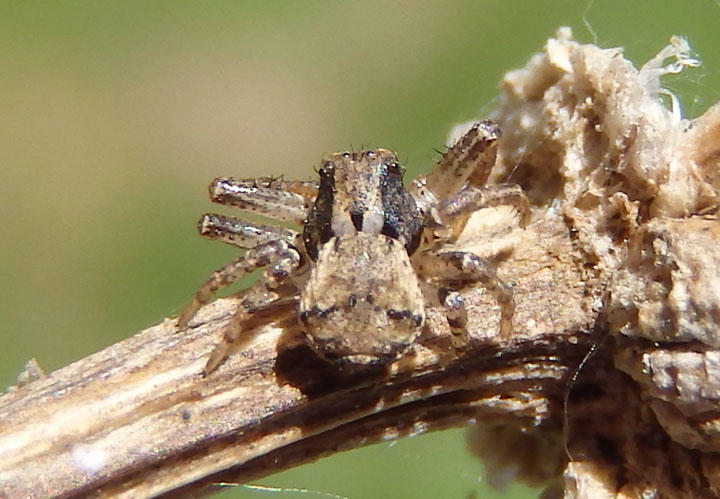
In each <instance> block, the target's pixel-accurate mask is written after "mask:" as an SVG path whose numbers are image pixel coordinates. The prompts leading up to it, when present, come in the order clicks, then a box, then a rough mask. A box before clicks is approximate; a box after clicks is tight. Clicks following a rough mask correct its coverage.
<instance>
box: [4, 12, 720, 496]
mask: <svg viewBox="0 0 720 499" xmlns="http://www.w3.org/2000/svg"><path fill="white" fill-rule="evenodd" d="M719 21H720V7H719V6H718V3H717V2H713V1H709V0H703V1H700V0H696V1H691V2H673V1H652V2H650V1H647V2H628V1H622V2H621V1H615V0H613V1H597V2H576V1H545V2H539V1H538V2H508V1H456V2H403V1H382V2H379V1H378V2H362V3H350V2H310V1H304V2H294V3H291V2H279V1H265V2H253V3H251V2H229V1H220V2H212V3H211V2H202V3H200V2H198V3H187V2H174V1H173V2H169V1H168V2H105V1H101V2H98V1H92V2H90V1H86V2H80V1H68V2H29V1H22V2H21V1H12V2H10V1H0V200H1V201H0V213H2V218H1V220H2V222H1V224H0V238H1V241H2V244H1V245H0V279H1V282H2V295H1V296H0V359H1V362H0V385H1V386H7V385H8V384H10V383H11V382H12V381H13V380H14V378H15V375H16V374H17V372H18V371H19V370H20V369H21V367H22V366H23V364H24V363H25V361H26V360H27V359H29V358H30V357H36V358H37V360H38V361H39V363H40V365H41V366H42V367H43V368H44V369H45V370H46V371H51V370H54V369H56V368H58V367H61V366H63V365H65V364H67V363H69V362H72V361H74V360H76V359H79V358H81V357H84V356H86V355H88V354H90V353H92V352H95V351H97V350H99V349H101V348H103V347H105V346H107V345H109V344H111V343H113V342H116V341H118V340H121V339H122V338H125V337H127V336H128V335H131V334H133V333H134V332H136V331H138V330H140V329H143V328H145V327H147V326H150V325H152V324H154V323H156V322H158V321H160V320H162V318H163V317H165V316H170V315H174V314H175V313H176V312H177V311H178V310H179V308H180V307H181V306H182V305H183V304H185V303H186V302H187V300H188V298H189V297H190V296H191V294H192V293H193V292H194V291H195V289H196V287H197V286H198V285H199V284H200V282H202V281H203V280H204V279H205V277H206V276H207V275H208V274H209V273H210V272H211V271H212V270H214V269H215V268H216V267H218V266H219V265H221V264H223V263H225V262H227V261H229V260H230V259H231V258H233V257H234V256H236V252H235V251H234V250H233V249H232V248H228V247H225V246H224V245H222V244H219V243H213V242H208V241H205V240H202V239H200V238H199V237H198V236H197V235H196V232H195V221H196V220H197V218H198V216H199V215H200V214H201V213H203V212H205V211H209V210H214V209H218V208H215V207H213V206H211V205H210V203H209V201H208V200H207V195H206V185H207V184H208V182H209V180H210V179H211V178H212V177H214V176H217V175H235V176H255V175H269V174H274V175H279V174H285V175H286V177H287V178H310V177H312V175H313V166H315V165H316V164H317V163H318V161H319V159H320V158H321V156H322V155H323V154H324V153H327V152H333V151H336V150H341V149H346V148H349V147H351V146H354V147H361V146H384V147H389V148H393V149H395V150H397V151H398V152H399V154H400V157H401V158H402V160H403V161H404V163H405V164H406V165H407V166H408V172H409V176H414V175H416V174H417V173H419V172H426V171H428V169H429V168H430V167H431V165H432V163H433V159H434V158H435V153H434V152H433V148H437V147H441V146H442V144H444V141H445V136H446V134H447V132H448V131H449V129H450V128H451V126H452V125H453V124H455V123H457V122H459V121H464V120H468V119H471V118H473V117H481V116H483V115H484V114H486V113H487V112H488V111H489V110H490V109H491V108H492V105H493V99H494V98H495V97H496V95H497V90H496V89H497V85H498V82H499V80H500V78H501V76H502V75H503V73H505V72H506V71H507V70H509V69H512V68H517V67H519V66H521V65H523V64H524V63H525V61H526V60H527V59H528V58H529V57H530V55H531V54H533V53H535V52H537V51H538V50H540V49H541V47H542V46H543V44H544V43H545V40H546V39H547V37H549V36H551V35H552V34H553V33H554V32H555V30H556V29H557V28H558V27H559V26H561V25H569V26H571V27H572V28H573V30H574V33H575V36H576V38H578V39H579V40H581V41H586V42H591V41H593V40H596V41H597V43H598V44H599V45H601V46H603V47H612V46H624V47H625V49H626V54H627V56H628V57H629V58H630V59H632V60H633V61H635V62H636V64H637V65H640V64H642V63H643V62H645V61H646V60H647V59H648V58H649V57H651V56H652V55H653V54H655V53H656V52H657V51H658V50H659V49H660V48H661V47H662V46H663V45H665V43H666V42H667V40H668V39H669V37H670V35H672V34H679V35H685V36H687V37H689V39H690V42H691V44H692V46H693V48H694V49H695V50H696V51H697V52H698V54H699V56H700V58H701V59H702V60H703V61H704V65H703V66H702V67H701V68H699V69H695V70H690V71H687V72H686V73H684V74H682V75H680V76H679V77H674V78H671V79H668V80H667V86H668V87H669V88H671V89H672V90H674V91H676V92H678V94H679V95H680V97H681V101H682V103H683V105H684V109H685V113H686V114H687V115H690V116H697V115H699V114H700V113H702V112H703V111H704V110H705V109H706V108H707V107H708V106H710V105H711V104H713V103H714V102H715V101H717V100H718V99H719V97H720V92H719V91H718V89H719V88H720V85H719V84H718V83H719V82H720V60H719V57H720V53H719V52H718V46H720V43H719V42H720V22H719ZM589 27H590V28H589ZM219 209H220V210H221V211H222V210H223V209H222V208H219ZM224 211H226V212H227V210H224ZM482 482H483V476H482V468H481V464H480V463H479V462H478V461H477V460H476V459H475V458H473V457H471V456H470V455H469V454H468V453H467V452H466V451H465V444H464V441H463V431H462V430H453V431H447V432H442V433H437V434H431V435H426V436H422V437H417V438H414V439H407V440H404V441H401V442H399V443H397V444H395V445H392V444H382V445H377V446H374V447H369V448H364V449H359V450H356V451H353V452H349V453H345V454H342V455H338V456H334V457H331V458H327V459H324V460H321V461H319V462H317V463H314V464H311V465H307V466H303V467H299V468H297V469H294V470H290V471H288V472H285V473H281V474H279V475H275V476H271V477H268V478H266V479H265V480H262V481H260V482H259V483H262V484H265V485H267V486H276V487H285V488H288V489H307V490H308V492H305V493H303V492H298V491H292V490H284V491H283V492H282V493H281V495H283V496H290V497H293V496H297V497H308V496H310V497H315V496H317V497H327V494H336V495H340V496H347V497H353V498H358V497H413V498H424V497H467V496H473V495H476V496H478V497H508V496H514V497H525V496H527V495H528V494H530V496H532V495H535V494H536V493H537V492H536V491H532V490H531V489H527V488H524V487H521V486H511V487H509V488H508V489H506V490H504V491H491V490H488V489H486V488H485V485H484V484H483V483H482ZM224 494H225V495H226V496H228V497H230V496H235V497H258V496H260V495H266V493H264V492H261V491H257V490H250V489H247V488H237V489H234V490H229V491H226V492H225V493H224Z"/></svg>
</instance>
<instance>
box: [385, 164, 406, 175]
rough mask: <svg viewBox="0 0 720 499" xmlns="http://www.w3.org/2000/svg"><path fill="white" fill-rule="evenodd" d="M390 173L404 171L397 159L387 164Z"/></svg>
mask: <svg viewBox="0 0 720 499" xmlns="http://www.w3.org/2000/svg"><path fill="white" fill-rule="evenodd" d="M386 166H387V171H388V173H394V174H395V175H401V174H402V172H403V169H402V166H400V164H399V163H398V162H397V161H392V162H390V163H388V164H387V165H386Z"/></svg>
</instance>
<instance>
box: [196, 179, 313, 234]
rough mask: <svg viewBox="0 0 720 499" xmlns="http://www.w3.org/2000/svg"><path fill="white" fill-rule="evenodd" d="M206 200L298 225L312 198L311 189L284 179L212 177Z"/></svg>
mask: <svg viewBox="0 0 720 499" xmlns="http://www.w3.org/2000/svg"><path fill="white" fill-rule="evenodd" d="M284 184H291V185H292V186H294V187H295V188H296V189H297V190H298V191H302V192H304V193H306V195H303V194H300V193H298V192H292V191H291V190H286V189H285V188H284ZM209 191H210V199H211V200H212V201H213V202H214V203H219V204H224V205H227V206H234V207H236V208H240V209H241V210H245V211H251V212H255V213H259V214H261V215H264V216H266V217H269V218H274V219H275V220H281V221H283V222H291V223H295V224H298V225H301V224H302V223H303V222H304V220H305V216H306V215H307V212H308V209H309V208H310V206H311V205H312V202H313V199H312V198H311V197H310V195H311V191H312V189H311V188H310V186H309V184H308V183H300V182H294V183H289V182H285V181H284V180H279V179H278V180H269V181H268V182H267V184H265V182H261V181H258V179H248V180H235V179H232V178H216V179H215V180H213V182H212V183H211V184H210V188H209Z"/></svg>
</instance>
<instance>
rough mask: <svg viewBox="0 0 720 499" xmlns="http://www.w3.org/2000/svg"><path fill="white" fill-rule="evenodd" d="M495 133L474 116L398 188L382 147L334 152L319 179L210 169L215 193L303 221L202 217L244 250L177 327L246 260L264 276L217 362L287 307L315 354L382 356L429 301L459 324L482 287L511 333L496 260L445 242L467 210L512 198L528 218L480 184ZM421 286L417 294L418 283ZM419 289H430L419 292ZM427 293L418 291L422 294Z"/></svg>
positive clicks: (506, 189)
mask: <svg viewBox="0 0 720 499" xmlns="http://www.w3.org/2000/svg"><path fill="white" fill-rule="evenodd" d="M498 137H499V131H498V129H497V127H496V126H495V125H494V124H492V123H490V122H482V123H478V124H476V125H474V126H473V127H472V128H471V129H470V130H469V131H468V132H467V133H466V134H465V135H464V136H463V137H462V138H461V139H460V140H459V141H458V142H457V143H456V144H455V145H454V146H453V147H452V148H450V149H448V150H447V151H446V153H445V154H444V155H443V157H442V159H441V160H440V161H439V162H438V164H437V165H436V167H435V169H434V170H433V171H432V172H431V173H430V174H429V175H428V176H426V177H420V178H418V179H416V180H414V181H413V183H412V185H411V186H410V188H408V189H406V188H405V187H404V185H403V178H402V176H403V169H402V167H401V166H400V165H399V164H398V161H397V158H396V156H395V155H394V154H393V153H392V152H390V151H388V150H385V149H377V150H369V151H362V152H345V153H337V154H333V155H331V156H329V157H327V158H326V159H325V161H323V163H322V165H321V168H320V170H319V175H320V180H319V182H318V181H286V180H282V179H273V178H260V179H248V180H235V179H231V178H218V179H215V180H214V181H213V183H212V184H211V185H210V197H211V199H212V200H213V201H214V202H217V203H221V204H225V205H231V206H235V207H238V208H240V209H243V210H246V211H255V212H258V213H261V214H263V215H265V216H268V217H271V218H274V219H276V220H281V221H285V222H291V223H295V224H297V225H301V226H302V232H299V231H295V230H291V229H284V228H279V227H274V226H268V225H259V224H255V223H251V222H245V221H241V220H238V219H236V218H232V217H226V216H223V215H217V214H207V215H204V216H203V217H202V218H201V219H200V223H199V226H198V229H199V231H200V234H201V235H203V236H205V237H209V238H212V239H220V240H222V241H225V242H227V243H229V244H232V245H235V246H238V247H240V248H245V249H247V251H246V252H245V255H243V256H242V257H240V258H238V259H237V260H235V261H233V262H231V263H229V264H228V265H226V266H224V267H222V268H221V269H219V270H217V271H216V272H214V273H213V275H212V276H211V277H210V279H208V280H207V282H206V283H205V284H204V285H203V286H201V287H200V289H199V290H198V291H197V293H196V294H195V296H194V297H193V300H192V302H191V303H190V304H188V306H187V307H185V309H184V310H183V311H182V313H181V314H180V317H179V319H178V327H179V328H184V327H186V326H187V325H188V323H189V321H190V320H191V319H192V317H193V316H194V315H195V313H196V312H197V310H198V309H199V308H200V307H201V306H202V305H203V304H205V303H208V302H209V301H211V300H212V299H213V296H214V293H215V291H217V290H218V289H220V288H222V287H224V286H227V285H229V284H231V283H232V282H234V281H236V280H237V279H239V278H240V277H242V276H244V275H246V274H247V273H249V272H251V271H252V270H254V269H257V268H260V267H266V270H265V272H264V274H263V277H262V279H261V280H260V281H258V282H257V283H255V284H254V285H252V286H251V287H250V288H248V289H246V290H244V291H243V292H242V294H241V297H242V303H241V306H240V307H239V308H238V311H237V313H236V314H235V316H234V317H233V319H232V321H231V322H230V324H229V325H228V327H227V328H226V330H225V332H224V335H223V341H222V342H221V343H220V344H219V345H218V346H217V347H216V349H215V350H214V351H213V353H212V354H211V356H210V358H209V360H208V362H207V365H206V367H205V372H206V373H207V372H210V371H212V370H213V369H215V368H216V367H217V366H218V365H219V364H220V362H222V360H223V359H224V358H225V357H226V356H227V354H228V351H229V349H230V347H231V345H233V344H234V343H236V342H238V341H239V340H240V339H241V338H242V337H246V336H247V335H248V334H249V331H250V330H252V329H253V328H255V327H257V326H259V325H262V324H264V323H267V322H272V321H277V320H281V319H285V318H287V317H288V315H289V314H294V315H296V316H297V318H298V320H299V324H300V326H301V327H302V330H303V332H304V334H305V337H306V338H307V342H308V344H309V345H310V346H311V347H312V348H313V349H314V350H315V352H317V354H318V355H319V356H320V357H322V358H324V359H326V360H328V361H331V362H337V363H346V364H359V365H368V364H385V363H387V362H390V361H392V360H394V359H396V358H398V357H399V356H400V355H401V354H403V352H405V351H406V350H407V349H408V348H409V347H410V346H411V345H412V344H413V343H414V342H415V341H416V340H417V338H418V336H419V335H420V332H421V329H422V327H423V323H424V321H425V307H426V304H427V303H435V304H437V303H438V302H439V304H440V305H442V306H443V307H445V310H446V312H447V318H448V323H449V324H450V326H451V327H452V328H453V329H454V330H456V331H459V332H462V333H467V330H466V325H467V316H466V312H465V304H464V302H463V296H462V291H463V289H464V288H465V287H466V286H470V285H474V284H477V283H479V284H482V285H483V286H484V287H485V288H486V289H487V290H488V291H490V292H491V293H492V294H493V296H494V297H495V299H496V301H497V302H498V304H499V305H500V327H499V329H500V332H501V334H503V335H508V334H510V331H511V328H512V316H513V311H514V307H515V305H514V300H513V297H512V291H511V289H510V288H509V287H508V286H507V285H506V284H505V283H503V282H502V281H501V280H500V279H498V278H497V275H496V273H495V268H494V266H493V265H492V264H491V263H490V262H488V261H486V260H484V259H482V258H480V257H478V256H477V255H475V254H473V253H469V252H464V251H457V250H452V249H451V248H450V244H451V243H453V242H454V241H455V240H456V239H457V237H458V236H459V234H460V233H461V232H462V230H463V228H464V226H465V223H466V222H467V220H468V218H469V217H470V215H471V214H472V213H473V212H475V211H477V210H478V209H480V208H483V207H486V206H489V205H498V204H512V205H514V206H515V207H516V208H518V211H519V212H520V215H521V220H523V221H524V220H525V219H526V216H527V214H528V205H527V199H526V198H525V196H524V194H523V193H522V190H521V189H520V188H519V187H517V186H512V185H492V186H485V185H484V183H485V181H486V180H487V177H488V175H489V173H490V169H491V168H492V166H493V164H494V161H495V154H496V148H497V139H498ZM421 281H422V282H425V283H427V284H428V285H429V286H424V287H423V288H422V289H424V290H425V291H424V292H423V291H421V286H420V282H421ZM427 289H434V290H435V292H434V293H431V296H427V293H428V291H427ZM424 293H425V294H424Z"/></svg>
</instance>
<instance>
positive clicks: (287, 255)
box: [177, 239, 301, 329]
mask: <svg viewBox="0 0 720 499" xmlns="http://www.w3.org/2000/svg"><path fill="white" fill-rule="evenodd" d="M300 262H301V257H300V253H299V252H298V250H297V249H296V248H295V246H293V245H292V244H291V243H290V242H289V241H286V240H282V239H276V240H271V241H268V242H265V243H262V244H258V245H257V246H255V247H253V248H250V249H248V250H247V251H246V252H245V254H244V255H243V256H241V257H240V258H238V259H236V260H234V261H232V262H230V263H229V264H227V265H225V266H223V267H221V268H220V269H218V270H216V271H215V272H213V273H212V275H211V276H210V278H209V279H208V280H207V281H205V283H204V284H203V285H202V286H200V289H198V290H197V292H196V293H195V295H194V296H193V298H192V301H191V302H190V303H188V304H187V306H186V307H185V308H184V309H183V311H182V312H181V313H180V316H179V317H178V323H177V327H178V329H184V328H185V327H186V326H187V325H188V323H189V322H190V320H191V319H192V318H193V317H194V316H195V314H196V313H197V311H198V310H199V309H200V307H202V306H203V305H205V304H207V303H210V302H211V301H212V300H213V298H214V295H215V292H217V291H218V290H220V289H222V288H225V287H227V286H229V285H230V284H232V283H234V282H235V281H237V280H238V279H240V278H241V277H244V276H246V275H247V274H249V273H250V272H252V271H253V270H255V269H259V268H261V267H266V266H268V265H270V264H272V266H270V267H269V268H268V269H267V270H266V271H265V274H264V275H263V278H262V280H261V282H260V283H259V284H263V285H264V286H265V287H266V288H267V289H274V288H277V287H278V286H279V285H280V283H281V282H282V281H283V280H284V279H285V278H286V277H287V276H288V275H290V274H291V273H292V272H293V271H294V270H295V269H296V268H297V267H299V266H300Z"/></svg>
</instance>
